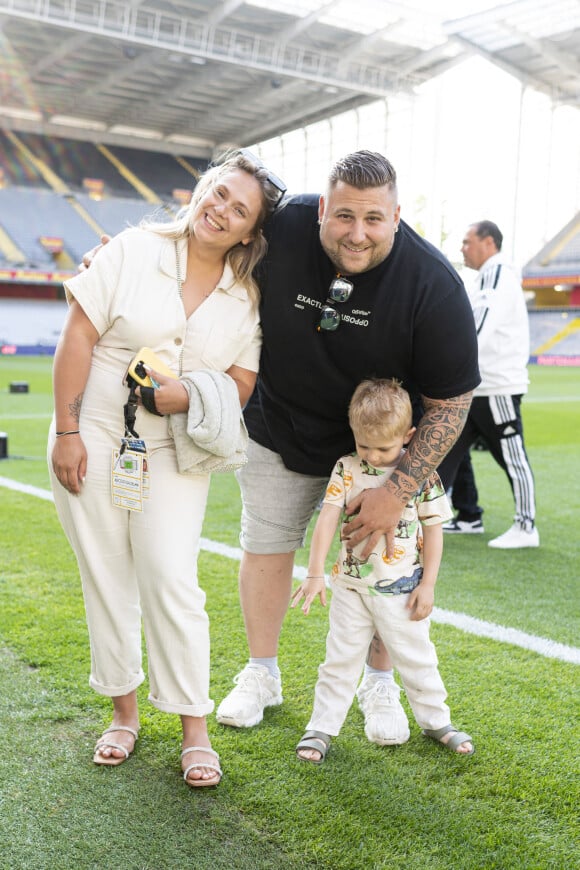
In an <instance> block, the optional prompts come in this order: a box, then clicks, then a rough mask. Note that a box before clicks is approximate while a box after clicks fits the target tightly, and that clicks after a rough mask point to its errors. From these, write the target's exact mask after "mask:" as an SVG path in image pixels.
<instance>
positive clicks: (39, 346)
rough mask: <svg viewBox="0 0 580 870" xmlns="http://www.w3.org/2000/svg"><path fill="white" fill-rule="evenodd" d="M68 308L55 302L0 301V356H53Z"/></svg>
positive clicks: (47, 300) (33, 300)
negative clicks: (2, 354)
mask: <svg viewBox="0 0 580 870" xmlns="http://www.w3.org/2000/svg"><path fill="white" fill-rule="evenodd" d="M66 311H67V304H66V302H63V301H62V300H56V299H0V353H14V352H16V351H18V352H20V353H23V352H24V353H36V354H42V353H45V354H51V353H54V349H55V347H56V343H57V341H58V337H59V335H60V332H61V329H62V325H63V323H64V318H65V315H66Z"/></svg>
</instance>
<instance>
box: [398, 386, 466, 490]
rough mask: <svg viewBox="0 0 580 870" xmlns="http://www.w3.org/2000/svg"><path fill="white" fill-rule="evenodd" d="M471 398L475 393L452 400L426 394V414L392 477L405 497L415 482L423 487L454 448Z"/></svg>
mask: <svg viewBox="0 0 580 870" xmlns="http://www.w3.org/2000/svg"><path fill="white" fill-rule="evenodd" d="M471 397H472V393H471V392H470V393H464V394H463V395H462V396H455V397H454V398H451V399H429V398H427V397H426V396H422V400H423V406H424V408H425V413H424V414H423V417H422V418H421V420H420V421H419V425H418V426H417V431H416V432H415V434H414V435H413V438H412V440H411V442H410V444H409V447H408V449H407V452H406V453H405V455H404V457H403V459H402V460H401V462H400V464H399V466H398V468H397V471H396V472H395V473H394V474H393V475H392V477H391V482H392V484H394V485H395V486H396V489H397V494H399V491H400V494H401V497H403V493H405V492H406V493H407V494H409V487H410V485H411V482H413V483H414V484H415V487H418V486H421V485H422V483H423V481H424V480H426V479H427V478H428V477H429V475H430V474H431V472H432V471H434V470H435V469H436V468H437V467H438V466H439V464H440V463H441V461H442V460H443V458H444V457H445V456H446V455H447V453H448V452H449V451H450V450H451V448H452V447H453V445H454V444H455V442H456V441H457V439H458V438H459V436H460V434H461V431H462V429H463V427H464V425H465V421H466V419H467V414H468V412H469V407H470V405H471ZM405 478H406V479H405ZM392 484H391V485H392Z"/></svg>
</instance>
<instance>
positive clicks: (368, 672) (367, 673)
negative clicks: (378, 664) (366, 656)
mask: <svg viewBox="0 0 580 870" xmlns="http://www.w3.org/2000/svg"><path fill="white" fill-rule="evenodd" d="M367 677H377V678H378V679H379V680H384V682H385V683H394V682H395V677H394V675H393V669H392V668H391V670H390V671H380V670H378V668H371V666H370V665H367V664H365V670H364V675H363V679H365V680H366V678H367Z"/></svg>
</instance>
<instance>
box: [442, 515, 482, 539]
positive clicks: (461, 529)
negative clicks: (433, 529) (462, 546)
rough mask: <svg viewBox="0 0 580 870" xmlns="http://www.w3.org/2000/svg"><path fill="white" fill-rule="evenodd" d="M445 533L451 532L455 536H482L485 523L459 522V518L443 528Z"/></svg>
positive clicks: (450, 521)
mask: <svg viewBox="0 0 580 870" xmlns="http://www.w3.org/2000/svg"><path fill="white" fill-rule="evenodd" d="M443 531H444V532H451V534H455V535H482V534H483V532H484V528H483V523H482V522H481V520H472V521H471V522H470V521H469V520H458V519H457V517H455V519H453V520H449V522H448V523H445V524H444V526H443Z"/></svg>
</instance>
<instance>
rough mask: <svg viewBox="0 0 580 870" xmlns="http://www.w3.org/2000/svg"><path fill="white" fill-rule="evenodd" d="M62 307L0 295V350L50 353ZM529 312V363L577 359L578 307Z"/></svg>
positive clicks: (56, 302) (579, 341) (58, 302)
mask: <svg viewBox="0 0 580 870" xmlns="http://www.w3.org/2000/svg"><path fill="white" fill-rule="evenodd" d="M66 310H67V306H66V302H64V301H63V300H62V299H60V300H57V299H54V300H39V299H28V300H25V299H3V298H0V353H2V347H3V346H8V347H17V348H18V351H19V352H21V353H23V352H27V353H35V352H36V353H52V352H53V351H54V347H55V345H56V340H57V338H58V336H59V334H60V330H61V327H62V324H63V322H64V318H65V314H66ZM529 315H530V358H531V361H532V362H538V361H541V357H542V355H545V356H546V357H547V356H549V357H550V359H552V360H557V359H558V358H561V360H562V361H563V362H565V361H566V360H571V361H573V360H577V359H580V309H575V310H570V311H569V312H565V313H564V312H562V311H530V312H529ZM538 357H540V360H538ZM575 364H578V363H575Z"/></svg>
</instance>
